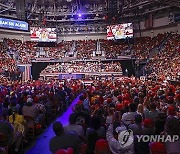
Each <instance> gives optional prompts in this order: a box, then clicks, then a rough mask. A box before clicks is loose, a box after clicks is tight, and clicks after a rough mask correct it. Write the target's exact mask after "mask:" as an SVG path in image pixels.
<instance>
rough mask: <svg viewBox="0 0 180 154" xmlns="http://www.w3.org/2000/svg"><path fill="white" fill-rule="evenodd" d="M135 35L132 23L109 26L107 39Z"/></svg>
mask: <svg viewBox="0 0 180 154" xmlns="http://www.w3.org/2000/svg"><path fill="white" fill-rule="evenodd" d="M127 37H128V38H132V37H133V25H132V23H125V24H118V25H110V26H107V39H108V40H113V39H125V38H127Z"/></svg>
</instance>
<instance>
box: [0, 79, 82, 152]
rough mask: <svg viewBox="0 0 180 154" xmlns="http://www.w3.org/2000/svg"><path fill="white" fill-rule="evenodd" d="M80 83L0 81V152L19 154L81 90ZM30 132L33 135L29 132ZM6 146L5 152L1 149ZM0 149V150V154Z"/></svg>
mask: <svg viewBox="0 0 180 154" xmlns="http://www.w3.org/2000/svg"><path fill="white" fill-rule="evenodd" d="M81 89H82V84H81V82H80V81H69V82H68V81H66V82H64V83H62V82H61V81H54V80H51V81H44V82H40V81H29V82H19V81H2V80H1V81H0V133H3V134H4V135H5V136H6V137H7V142H6V140H2V134H1V135H0V140H1V141H0V153H1V152H2V151H3V150H8V149H9V151H8V153H13V151H15V152H17V153H20V150H22V149H21V148H22V147H21V146H22V144H23V143H27V142H28V141H29V142H30V141H31V140H32V139H34V137H35V136H36V135H38V134H39V133H40V132H42V130H43V129H44V128H46V127H47V126H48V125H49V124H50V123H51V121H52V120H53V119H54V118H55V116H57V115H59V114H60V113H61V112H63V111H64V110H65V109H66V108H67V107H68V106H69V104H70V103H71V101H72V100H73V99H74V98H75V97H76V96H77V94H78V93H79V92H80V91H81ZM33 131H34V132H33ZM32 132H33V133H32ZM4 145H8V149H3V148H1V147H3V146H4ZM1 150H2V151H1Z"/></svg>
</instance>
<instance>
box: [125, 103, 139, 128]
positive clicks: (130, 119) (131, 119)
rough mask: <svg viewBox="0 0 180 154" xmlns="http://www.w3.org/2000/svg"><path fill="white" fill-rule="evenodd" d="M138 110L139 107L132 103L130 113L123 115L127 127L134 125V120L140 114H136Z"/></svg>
mask: <svg viewBox="0 0 180 154" xmlns="http://www.w3.org/2000/svg"><path fill="white" fill-rule="evenodd" d="M136 110H137V106H136V104H134V103H131V104H130V105H129V112H126V113H124V114H123V115H122V122H123V123H124V124H125V125H127V126H128V125H130V124H132V123H134V120H135V116H136V115H137V114H138V113H137V112H136Z"/></svg>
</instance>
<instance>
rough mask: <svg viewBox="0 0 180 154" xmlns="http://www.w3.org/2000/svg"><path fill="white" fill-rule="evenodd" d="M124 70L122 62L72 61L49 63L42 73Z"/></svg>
mask: <svg viewBox="0 0 180 154" xmlns="http://www.w3.org/2000/svg"><path fill="white" fill-rule="evenodd" d="M94 72H122V68H121V64H120V62H112V63H102V62H86V63H85V62H71V63H61V64H59V63H57V64H54V65H48V66H47V67H46V68H45V69H44V70H43V71H42V72H41V73H94Z"/></svg>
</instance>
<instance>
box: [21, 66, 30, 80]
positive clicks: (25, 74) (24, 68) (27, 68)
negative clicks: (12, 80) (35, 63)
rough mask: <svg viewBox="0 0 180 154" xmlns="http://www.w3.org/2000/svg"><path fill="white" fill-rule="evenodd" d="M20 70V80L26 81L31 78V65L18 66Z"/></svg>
mask: <svg viewBox="0 0 180 154" xmlns="http://www.w3.org/2000/svg"><path fill="white" fill-rule="evenodd" d="M18 67H19V68H20V70H21V72H22V81H28V80H30V79H31V65H30V64H25V65H20V66H18Z"/></svg>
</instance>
